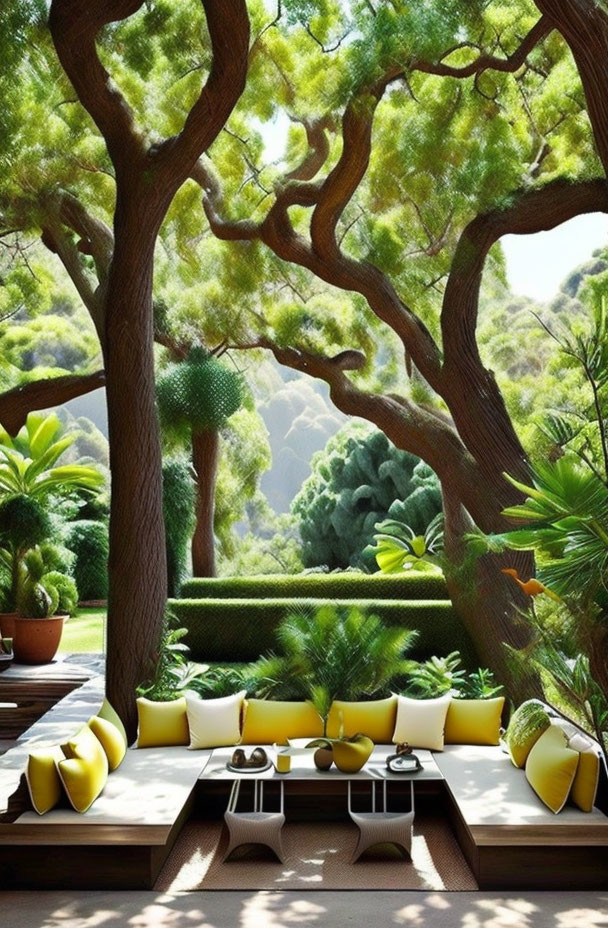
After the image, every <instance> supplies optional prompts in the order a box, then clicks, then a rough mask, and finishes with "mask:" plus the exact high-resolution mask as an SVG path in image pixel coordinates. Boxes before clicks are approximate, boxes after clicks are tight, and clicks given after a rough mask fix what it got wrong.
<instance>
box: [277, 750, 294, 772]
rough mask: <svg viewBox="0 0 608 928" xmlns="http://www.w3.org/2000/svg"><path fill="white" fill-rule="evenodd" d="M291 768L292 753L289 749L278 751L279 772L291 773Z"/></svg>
mask: <svg viewBox="0 0 608 928" xmlns="http://www.w3.org/2000/svg"><path fill="white" fill-rule="evenodd" d="M290 770H291V754H289V753H288V752H287V751H277V773H289V771H290Z"/></svg>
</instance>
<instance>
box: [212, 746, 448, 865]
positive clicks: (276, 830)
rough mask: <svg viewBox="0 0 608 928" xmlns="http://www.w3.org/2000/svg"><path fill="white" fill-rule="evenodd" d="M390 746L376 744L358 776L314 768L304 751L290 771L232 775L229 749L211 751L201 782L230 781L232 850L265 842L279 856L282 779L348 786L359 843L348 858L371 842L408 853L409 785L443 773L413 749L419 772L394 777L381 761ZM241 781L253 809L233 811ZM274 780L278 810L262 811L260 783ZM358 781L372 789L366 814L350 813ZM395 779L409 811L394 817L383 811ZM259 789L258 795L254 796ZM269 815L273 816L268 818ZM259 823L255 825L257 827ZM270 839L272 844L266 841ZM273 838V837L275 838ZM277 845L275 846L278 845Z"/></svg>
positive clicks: (272, 754)
mask: <svg viewBox="0 0 608 928" xmlns="http://www.w3.org/2000/svg"><path fill="white" fill-rule="evenodd" d="M254 747H255V745H251V748H250V749H249V752H250V751H253V749H254ZM265 750H266V751H267V753H268V755H269V757H270V758H271V759H275V752H274V751H273V750H272V749H271V748H269V747H268V746H265ZM394 752H395V748H394V745H377V746H376V747H375V748H374V751H373V754H372V755H371V757H370V758H369V760H368V761H367V763H366V764H365V765H364V767H363V768H362V769H361V770H360V771H359V772H358V773H343V772H342V771H341V770H338V769H337V767H335V766H332V767H331V769H330V770H317V768H316V767H315V764H314V760H313V754H314V751H312V750H311V751H307V752H306V753H296V754H295V755H294V756H292V767H291V770H290V772H289V773H277V771H276V769H275V768H274V766H271V767H270V768H269V769H267V770H260V772H259V773H258V772H255V771H251V772H249V773H244V772H236V771H234V770H228V769H227V767H226V764H227V763H228V762H229V761H230V758H231V757H232V754H233V753H234V748H232V747H230V748H216V749H215V750H214V751H213V754H212V755H211V757H210V759H209V762H208V763H207V765H206V767H205V769H204V770H203V772H202V773H201V776H200V779H202V780H230V781H233V782H234V783H235V787H233V790H232V793H231V798H230V802H229V806H228V809H227V812H226V816H227V817H226V822H227V824H228V828H229V831H230V846H229V852H231V851H232V850H233V849H234V848H235V847H236V846H237V845H238V844H245V843H247V844H248V843H252V844H258V843H260V844H268V845H269V846H270V847H272V849H273V850H274V851H275V853H277V856H279V858H281V857H282V850H281V844H280V830H281V828H282V825H283V822H284V821H285V816H284V813H283V808H284V784H285V782H287V781H290V780H295V781H307V782H311V781H316V780H318V781H330V780H340V781H346V782H347V783H348V812H349V814H350V816H351V819H352V820H353V822H354V823H355V824H356V825H357V826H358V828H359V841H358V844H357V848H356V851H355V855H354V857H353V860H356V858H357V857H358V856H359V855H360V854H361V853H363V851H364V850H365V849H366V848H368V847H371V845H372V844H377V843H380V842H392V843H396V844H398V845H399V846H400V847H402V848H404V849H405V850H407V851H408V853H409V852H410V850H411V841H412V829H413V823H414V817H415V807H414V783H415V781H417V780H425V781H428V780H443V775H442V774H441V771H440V770H439V768H438V766H437V765H436V763H435V761H434V759H433V755H432V754H431V752H430V751H422V750H421V751H417V752H416V754H417V756H418V757H419V758H420V762H421V763H422V770H417V771H412V772H407V773H393V772H392V771H390V770H389V769H388V768H387V766H386V759H387V757H388V756H389V755H390V754H394ZM243 780H253V781H254V809H253V811H250V812H237V811H236V798H238V792H239V789H238V786H236V784H239V785H240V783H241V782H242V781H243ZM266 780H278V781H279V784H280V811H279V812H264V810H263V808H262V796H263V792H262V790H263V781H266ZM357 780H361V781H364V782H367V783H370V785H371V788H372V808H371V811H370V812H353V811H352V802H351V800H352V795H351V785H352V783H354V782H356V781H357ZM399 780H405V781H408V782H409V784H410V798H411V808H410V811H409V812H406V813H401V812H397V813H393V812H388V810H387V787H388V783H389V781H390V782H392V783H394V782H397V781H399ZM377 781H382V797H383V802H382V810H379V811H376V784H377ZM258 790H259V793H258ZM270 816H272V817H273V818H272V819H271V818H270ZM258 824H259V827H258ZM268 836H270V837H271V841H267V840H266V837H268ZM277 836H278V838H277ZM277 842H278V843H277Z"/></svg>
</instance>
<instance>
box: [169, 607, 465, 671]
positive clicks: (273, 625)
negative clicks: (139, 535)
mask: <svg viewBox="0 0 608 928" xmlns="http://www.w3.org/2000/svg"><path fill="white" fill-rule="evenodd" d="M328 604H329V605H332V606H336V607H339V608H342V609H349V608H350V607H353V606H356V607H358V608H359V609H361V610H365V611H366V612H371V613H373V614H375V615H378V616H379V617H380V618H381V619H382V621H383V622H384V624H385V625H390V626H395V627H397V628H411V629H415V630H416V631H417V632H418V638H417V640H416V645H415V648H414V650H413V652H412V657H413V658H415V659H416V660H426V659H427V658H428V657H430V656H431V655H432V654H445V653H446V652H448V651H449V650H450V649H451V648H458V650H459V651H460V653H461V654H462V656H463V663H464V664H465V665H466V666H467V667H468V668H470V669H473V668H474V667H476V666H477V664H478V663H479V661H478V658H477V655H476V653H475V649H474V648H473V645H472V643H471V640H470V638H469V636H468V634H467V632H466V631H465V629H464V627H463V626H462V624H461V622H460V620H459V618H458V616H457V615H456V613H455V612H454V609H453V608H452V604H451V603H450V602H449V601H447V602H445V601H440V602H437V601H430V602H429V601H428V600H408V601H405V602H404V601H402V600H399V599H395V600H390V599H384V600H383V599H364V598H362V599H349V598H347V597H345V598H341V599H327V598H316V599H198V600H197V599H174V600H171V601H170V605H171V609H172V610H173V612H174V613H175V614H176V616H178V618H179V622H180V624H181V625H182V626H184V627H185V628H187V629H188V636H187V638H186V643H187V644H188V646H189V648H190V650H191V653H192V657H193V659H194V660H199V661H217V662H220V663H223V662H225V661H230V662H232V661H252V660H256V659H257V658H258V657H259V656H260V655H261V654H263V653H264V651H269V650H274V649H275V648H276V630H277V628H278V626H279V625H280V624H281V622H282V621H283V620H284V619H285V618H286V616H288V615H290V614H291V613H292V612H294V611H298V612H303V613H304V612H305V613H307V614H308V615H310V616H312V615H313V614H314V612H315V610H316V609H318V608H319V606H321V605H328Z"/></svg>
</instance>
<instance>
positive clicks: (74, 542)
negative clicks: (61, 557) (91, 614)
mask: <svg viewBox="0 0 608 928" xmlns="http://www.w3.org/2000/svg"><path fill="white" fill-rule="evenodd" d="M66 544H67V546H68V548H69V549H70V551H73V552H74V554H75V555H76V561H75V563H74V569H73V574H74V579H75V581H76V586H77V587H78V592H79V594H80V598H81V600H84V601H85V602H86V601H87V600H90V599H106V597H107V595H108V528H107V526H106V525H105V524H104V523H103V522H92V521H89V520H88V519H82V520H80V521H79V522H73V523H71V524H70V526H69V532H68V536H67V540H66Z"/></svg>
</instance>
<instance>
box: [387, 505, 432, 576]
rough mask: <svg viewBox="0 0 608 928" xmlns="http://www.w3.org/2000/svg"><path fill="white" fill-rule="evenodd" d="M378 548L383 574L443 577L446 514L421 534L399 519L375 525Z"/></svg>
mask: <svg viewBox="0 0 608 928" xmlns="http://www.w3.org/2000/svg"><path fill="white" fill-rule="evenodd" d="M376 530H377V531H376V534H375V535H374V541H375V543H376V544H375V547H374V548H372V550H373V552H374V555H375V557H376V562H377V564H378V567H379V568H380V570H381V571H382V573H384V574H393V573H398V572H399V571H402V570H418V571H424V572H432V573H441V572H442V570H441V566H440V565H441V552H442V551H443V513H438V514H437V515H436V516H435V518H434V519H433V520H432V521H431V522H430V523H429V524H428V525H427V527H426V529H425V530H424V532H423V533H422V534H416V532H415V531H414V529H413V528H412V527H411V525H408V524H406V523H405V522H400V521H397V520H396V519H385V521H384V522H377V523H376Z"/></svg>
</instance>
